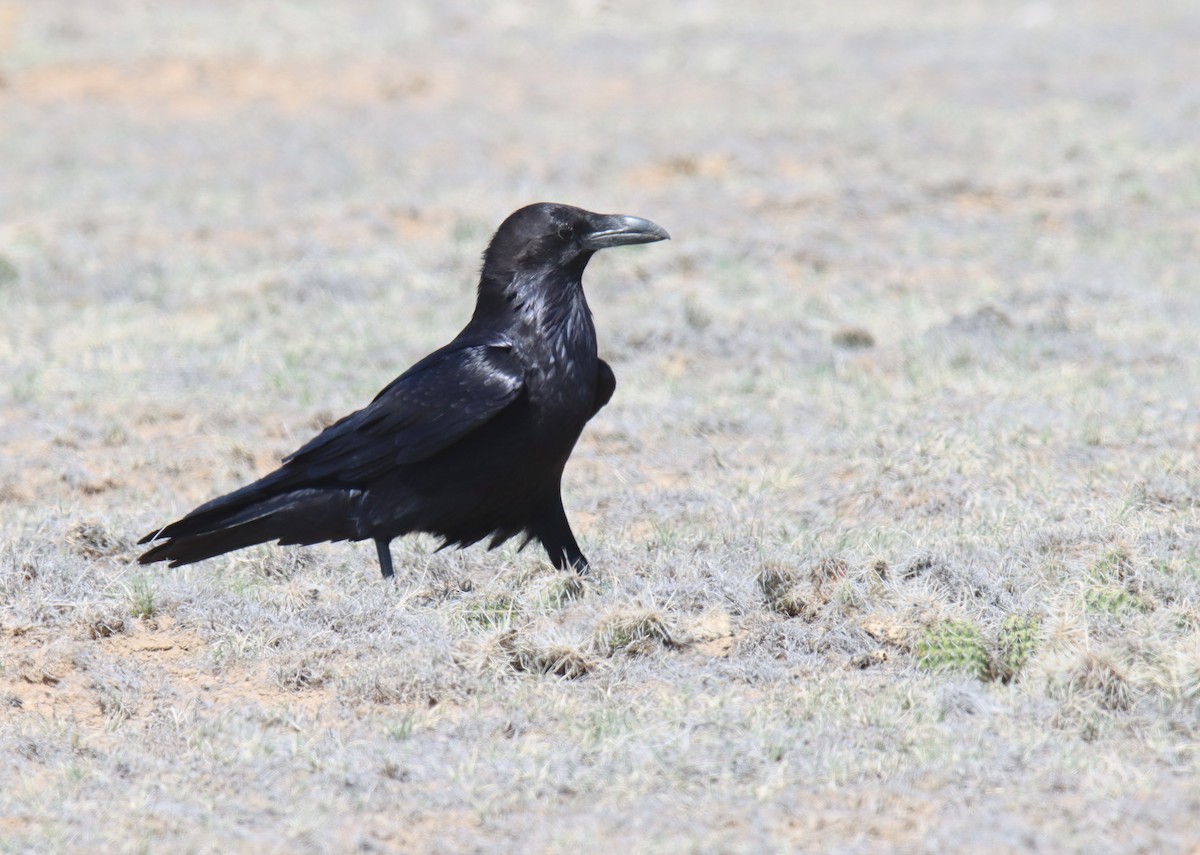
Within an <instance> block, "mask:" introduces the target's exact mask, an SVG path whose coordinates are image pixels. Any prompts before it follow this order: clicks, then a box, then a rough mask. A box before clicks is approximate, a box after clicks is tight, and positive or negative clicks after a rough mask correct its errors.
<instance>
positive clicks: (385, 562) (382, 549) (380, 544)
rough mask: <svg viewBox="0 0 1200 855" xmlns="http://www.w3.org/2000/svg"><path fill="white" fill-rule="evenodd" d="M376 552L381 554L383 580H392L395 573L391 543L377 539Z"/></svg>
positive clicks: (380, 566) (380, 567)
mask: <svg viewBox="0 0 1200 855" xmlns="http://www.w3.org/2000/svg"><path fill="white" fill-rule="evenodd" d="M375 550H376V551H377V552H378V553H379V569H380V570H382V571H383V578H385V579H390V578H392V575H393V574H394V572H395V571H394V570H392V546H391V541H389V540H384V539H382V538H379V537H377V538H375Z"/></svg>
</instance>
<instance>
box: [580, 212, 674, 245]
mask: <svg viewBox="0 0 1200 855" xmlns="http://www.w3.org/2000/svg"><path fill="white" fill-rule="evenodd" d="M670 239H671V236H670V235H669V234H667V230H666V229H664V228H663V227H662V226H660V225H658V224H657V223H652V222H650V221H649V220H643V219H642V218H641V217H623V216H621V215H619V214H617V215H614V216H610V217H596V219H595V220H593V221H592V232H591V234H589V235H588V236H587V237H585V238H584V239H583V245H584V246H586V247H587V248H588V249H608V248H609V247H610V246H625V245H627V244H631V243H654V242H655V241H657V240H670Z"/></svg>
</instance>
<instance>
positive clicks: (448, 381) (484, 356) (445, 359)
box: [284, 344, 525, 483]
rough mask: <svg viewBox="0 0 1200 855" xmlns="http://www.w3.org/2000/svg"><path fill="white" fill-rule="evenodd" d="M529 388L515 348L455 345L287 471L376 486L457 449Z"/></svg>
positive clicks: (318, 440) (310, 447)
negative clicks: (399, 470)
mask: <svg viewBox="0 0 1200 855" xmlns="http://www.w3.org/2000/svg"><path fill="white" fill-rule="evenodd" d="M524 385H525V378H524V372H523V371H522V369H521V364H520V362H519V361H518V360H517V358H516V357H515V356H514V355H513V353H512V348H511V346H510V345H508V344H466V345H462V346H457V345H456V344H450V345H447V346H446V347H444V348H442V349H441V350H438V351H436V352H434V353H432V354H430V355H429V356H427V357H425V358H424V359H422V360H421V361H420V362H418V363H417V364H416V365H414V366H413V367H412V368H410V369H409V370H408V371H406V372H404V373H403V374H402V375H400V376H399V377H398V378H396V379H395V380H393V381H392V382H391V384H389V385H388V386H387V387H386V388H385V389H384V390H383V391H382V392H380V393H379V394H378V395H376V396H375V400H374V401H372V402H371V403H370V404H369V405H367V406H366V407H364V408H363V409H361V410H358V411H357V412H354V413H351V414H350V415H348V416H346V417H345V418H343V419H341V420H340V421H338V422H335V423H334V424H332V425H330V426H329V427H327V428H325V430H324V431H322V432H321V433H320V434H318V435H317V436H316V437H314V438H313V439H312V440H310V441H309V442H308V443H306V444H305V445H304V446H303V447H301V448H300V449H299V450H297V451H296V452H294V453H292V454H291V455H289V456H288V457H286V458H284V464H285V465H284V469H285V470H290V471H291V472H293V473H295V474H297V475H299V474H301V473H303V477H304V478H306V479H326V478H328V479H331V480H334V481H340V482H343V483H354V482H359V481H362V480H364V479H369V478H371V477H373V476H375V475H378V474H380V473H382V472H385V471H387V470H388V469H389V468H391V467H392V466H395V465H397V464H402V463H413V462H415V461H417V460H423V459H425V458H426V457H429V456H431V455H433V454H436V453H437V452H439V451H441V450H442V449H444V448H447V447H448V446H450V445H452V444H453V443H454V442H456V441H457V440H458V439H460V438H461V437H463V436H465V435H466V434H468V433H470V432H471V431H473V430H475V429H476V428H478V427H479V426H481V425H482V424H484V423H485V422H487V421H488V420H490V419H492V418H493V417H495V416H496V415H497V414H498V413H499V412H500V411H501V410H503V409H504V408H505V407H507V406H508V405H509V404H511V403H512V402H513V401H514V400H516V398H517V397H518V396H519V395H520V394H521V390H522V389H523V388H524Z"/></svg>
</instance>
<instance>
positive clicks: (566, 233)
mask: <svg viewBox="0 0 1200 855" xmlns="http://www.w3.org/2000/svg"><path fill="white" fill-rule="evenodd" d="M558 236H559V237H560V238H562V239H563V240H570V239H571V238H573V237H574V236H575V227H574V226H572V225H571V224H570V223H567V224H565V225H561V226H559V227H558Z"/></svg>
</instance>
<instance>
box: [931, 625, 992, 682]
mask: <svg viewBox="0 0 1200 855" xmlns="http://www.w3.org/2000/svg"><path fill="white" fill-rule="evenodd" d="M917 664H918V665H920V666H921V667H922V668H928V669H929V670H932V671H966V672H967V673H968V674H973V675H974V676H975V677H977V678H978V679H980V680H986V679H988V676H989V674H990V673H991V665H990V662H989V658H988V649H987V644H985V643H984V640H983V635H982V634H981V633H980V632H979V629H978V628H977V627H976V626H975V625H974V624H971V623H968V622H967V621H963V620H945V621H942V622H941V623H935V624H934V625H932V626H930V627H928V628H927V629H926V630H925V632H924V633H922V635H921V638H920V640H918V641H917Z"/></svg>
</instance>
